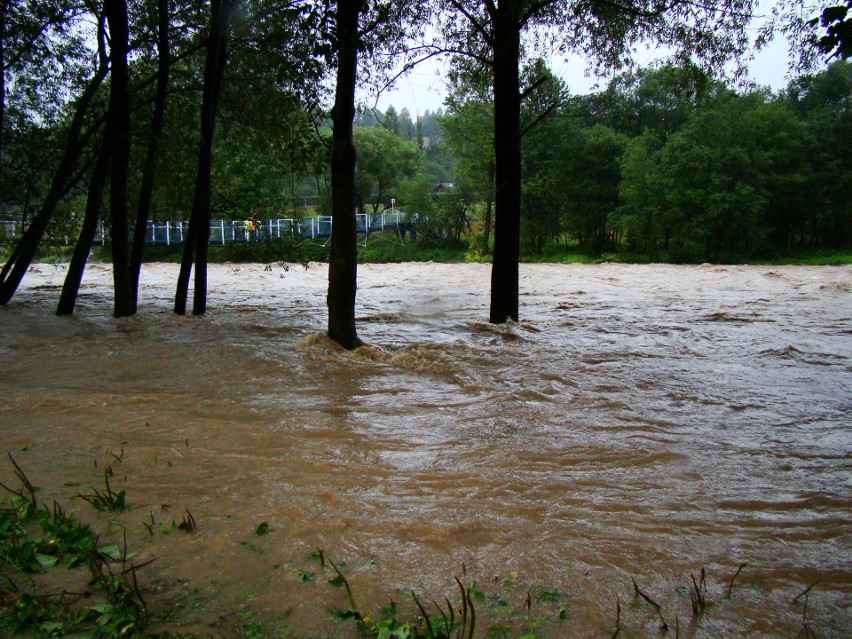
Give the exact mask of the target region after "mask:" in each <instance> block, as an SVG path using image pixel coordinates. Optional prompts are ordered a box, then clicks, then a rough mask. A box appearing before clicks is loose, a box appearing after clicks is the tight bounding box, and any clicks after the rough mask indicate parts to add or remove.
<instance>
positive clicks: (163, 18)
mask: <svg viewBox="0 0 852 639" xmlns="http://www.w3.org/2000/svg"><path fill="white" fill-rule="evenodd" d="M157 5H158V11H159V21H158V25H157V57H158V68H157V93H156V95H155V97H154V115H153V116H152V117H151V134H150V137H149V138H148V151H147V153H146V155H145V166H144V168H143V169H142V186H141V188H140V190H139V207H138V209H137V212H136V228H135V229H134V232H133V248H132V249H131V252H130V295H131V297H132V303H133V313H136V310H137V307H138V301H139V272H140V271H141V270H142V254H143V252H144V250H145V232H146V231H147V227H148V218H149V217H150V210H151V195H152V193H153V191H154V172H155V170H156V167H157V151H158V149H159V145H160V135H161V134H162V132H163V122H164V121H165V113H166V95H167V91H168V88H169V64H170V62H171V56H170V52H169V0H157Z"/></svg>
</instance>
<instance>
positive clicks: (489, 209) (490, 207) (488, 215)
mask: <svg viewBox="0 0 852 639" xmlns="http://www.w3.org/2000/svg"><path fill="white" fill-rule="evenodd" d="M488 188H489V189H493V188H494V161H493V160H492V161H491V162H489V163H488ZM493 211H494V202H493V200H492V197H491V195H490V194H489V195H488V199H487V200H486V201H485V229H484V235H485V246H484V247H483V248H484V249H485V254H486V255H487V254H488V253H490V252H491V221H492V216H493Z"/></svg>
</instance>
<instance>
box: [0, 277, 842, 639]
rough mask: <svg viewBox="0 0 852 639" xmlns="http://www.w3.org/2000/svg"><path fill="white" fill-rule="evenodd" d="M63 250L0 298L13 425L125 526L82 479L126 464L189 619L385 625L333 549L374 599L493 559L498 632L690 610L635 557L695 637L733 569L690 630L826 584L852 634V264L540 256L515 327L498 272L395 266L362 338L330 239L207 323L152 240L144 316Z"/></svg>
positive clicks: (817, 606) (144, 546)
mask: <svg viewBox="0 0 852 639" xmlns="http://www.w3.org/2000/svg"><path fill="white" fill-rule="evenodd" d="M64 274H65V272H64V270H63V269H62V267H55V266H46V265H41V266H37V267H34V268H33V269H32V271H31V272H30V273H29V274H28V276H27V278H26V279H25V281H24V285H23V287H22V289H21V290H20V291H19V293H18V294H17V296H16V297H15V298H14V299H13V301H12V302H11V303H10V304H9V305H7V306H5V307H0V334H2V343H0V450H2V452H3V453H4V454H5V453H6V452H7V451H9V452H12V453H13V455H14V456H15V459H16V460H17V461H18V462H19V463H20V464H21V466H22V467H24V468H25V469H26V471H27V472H28V474H29V475H30V478H31V479H32V480H33V482H34V483H36V484H37V485H39V486H41V487H42V491H41V495H42V496H43V497H44V498H45V499H49V498H52V497H54V496H55V497H56V498H57V499H58V500H59V501H60V502H62V503H63V504H65V505H66V507H67V508H69V509H71V510H74V511H75V512H78V513H79V515H80V516H82V517H84V518H85V519H87V520H89V519H90V520H91V521H93V522H95V524H96V526H98V527H99V528H101V529H103V528H105V519H104V517H103V516H102V515H96V514H94V513H93V511H92V509H91V508H90V507H89V506H88V504H85V503H84V502H83V501H81V500H75V499H74V495H75V493H76V492H77V491H81V490H85V489H87V487H89V486H95V487H99V486H102V481H103V469H104V467H106V466H107V465H109V466H111V468H112V469H113V471H114V476H113V479H112V485H113V488H114V489H116V490H118V489H126V490H127V499H128V502H129V504H130V506H131V509H130V510H129V511H128V512H126V513H123V514H121V515H120V516H118V517H117V520H118V522H120V523H122V524H123V525H124V526H125V527H126V530H127V539H128V546H129V547H130V549H132V550H134V551H135V552H137V553H138V559H137V560H136V561H137V562H141V561H144V560H146V559H148V558H155V561H154V562H153V563H152V564H150V565H149V566H146V567H145V568H143V569H142V570H140V571H139V580H140V582H141V584H142V587H143V589H145V593H146V594H147V595H148V598H149V600H150V601H149V603H152V604H153V603H157V604H160V605H164V606H165V605H169V604H174V603H175V602H177V603H178V605H179V606H180V609H179V610H178V612H177V613H176V614H175V615H174V616H173V617H171V618H170V620H169V621H170V623H172V624H178V625H180V626H181V627H184V628H189V629H196V630H198V629H202V630H203V629H208V630H209V629H210V627H211V626H210V624H213V623H215V622H216V621H217V618H218V617H219V615H223V614H224V615H226V618H227V617H228V615H231V614H232V613H238V612H240V611H246V610H251V611H252V612H253V614H254V615H255V617H254V618H255V619H259V620H261V621H264V622H266V623H270V624H280V625H282V626H286V627H287V628H290V629H291V630H292V632H293V633H294V635H296V636H303V635H304V636H311V637H319V636H329V637H333V636H340V637H348V636H356V632H355V630H354V627H353V626H351V625H346V624H343V623H342V622H339V621H336V620H333V619H332V618H331V617H330V616H329V615H328V614H327V610H328V609H330V608H333V607H341V608H344V607H346V605H347V604H346V601H345V597H344V595H343V593H342V592H340V591H338V590H335V589H333V588H331V587H330V586H329V585H328V583H327V580H328V579H330V578H331V577H333V576H334V573H333V571H330V570H329V569H328V568H326V569H323V568H322V567H320V565H319V563H318V562H317V561H316V560H314V559H311V558H310V557H309V554H310V553H311V551H313V550H314V549H316V548H318V547H319V548H322V549H323V550H324V553H325V555H326V556H327V557H330V558H332V559H333V560H335V562H345V564H346V567H345V568H344V572H345V573H346V574H347V576H348V577H349V580H350V583H351V584H352V587H353V590H354V592H355V596H356V599H357V600H358V603H359V604H360V605H361V607H362V608H364V609H367V610H371V611H376V610H377V609H378V608H379V606H380V605H384V604H386V603H387V602H388V601H389V600H390V599H394V600H396V601H397V602H399V603H400V607H401V609H402V610H406V611H409V609H410V610H413V606H412V605H411V603H410V601H409V600H408V599H407V598H406V595H405V592H400V590H399V589H401V590H402V591H410V590H412V589H413V590H415V591H416V592H417V593H418V594H420V595H422V598H423V599H424V600H430V599H435V600H443V596H444V595H445V594H447V595H449V596H451V597H452V596H453V592H454V591H453V588H454V582H453V576H454V575H457V576H459V577H460V578H462V580H463V581H465V582H469V581H471V580H476V582H477V584H478V585H479V587H480V588H481V589H482V591H483V592H484V593H485V600H484V601H481V602H479V603H478V610H477V611H478V613H479V617H480V619H481V621H480V624H481V626H480V629H481V632H482V634H481V635H479V633H478V634H477V636H486V635H485V631H486V626H487V625H489V624H492V625H496V624H498V623H501V624H506V625H507V626H508V627H511V628H512V629H513V633H514V634H515V635H516V634H520V633H519V632H516V630H518V629H521V630H522V629H523V628H524V627H525V626H524V623H523V619H524V618H525V617H524V616H522V617H521V618H519V619H518V618H515V619H512V618H510V613H511V612H512V611H522V612H523V614H524V615H526V603H525V602H526V599H527V593H528V591H529V592H530V593H531V594H530V597H531V601H532V609H531V613H532V617H533V618H535V617H537V616H541V615H544V614H549V615H551V616H555V615H556V614H557V610H558V609H559V608H564V609H565V612H566V613H567V620H566V621H564V622H562V623H551V624H546V625H543V626H541V627H539V628H536V633H537V634H538V636H540V637H592V636H597V637H609V636H611V634H612V633H613V632H614V630H615V618H616V601H617V600H619V601H620V602H621V607H622V617H621V623H622V625H623V634H622V635H620V636H626V637H629V636H649V637H656V636H660V633H659V630H658V621H659V619H658V618H657V616H656V615H655V613H654V610H653V608H652V607H651V606H649V605H648V604H646V603H643V602H641V601H639V602H634V589H633V584H632V582H631V578H635V579H636V582H637V583H638V584H639V586H640V588H641V589H642V590H643V591H644V592H646V593H647V594H648V595H650V596H651V597H652V598H653V599H654V600H656V601H657V602H658V603H659V604H660V605H661V606H662V612H663V614H664V615H665V617H666V619H667V621H668V622H669V624H670V626H672V627H673V625H674V619H675V617H676V616H677V617H679V618H680V623H681V632H682V633H683V632H684V629H685V628H686V627H687V625H688V624H689V619H690V617H691V614H692V613H691V608H690V602H689V598H688V595H686V596H685V593H686V592H687V590H686V587H688V586H691V583H692V582H691V579H690V573H691V574H693V575H695V576H696V577H697V576H698V574H699V572H700V570H701V568H702V567H703V568H705V569H706V575H707V596H708V599H712V600H713V601H715V605H714V606H712V607H711V608H710V609H709V610H708V611H707V612H706V613H705V614H704V615H703V617H702V618H701V619H700V620H699V621H698V623H697V624H696V623H693V625H692V626H690V628H689V632H690V633H691V634H684V635H682V636H696V637H716V636H741V637H745V636H748V637H763V636H766V637H771V636H779V637H780V636H785V637H790V636H795V635H796V633H797V632H799V631H800V630H801V628H802V626H803V600H802V599H799V600H798V601H796V602H794V601H793V599H794V598H795V597H796V595H797V594H799V593H800V592H801V591H802V590H804V589H805V588H806V587H807V586H809V585H811V584H813V583H815V582H819V583H818V584H817V585H816V586H815V587H814V589H813V590H812V591H811V592H810V594H809V597H808V609H807V617H806V621H807V622H808V623H809V625H810V627H811V628H813V629H814V630H815V631H816V633H817V635H818V636H820V637H832V636H834V637H842V636H850V634H852V525H851V524H850V522H852V517H851V515H852V495H850V489H852V269H850V268H848V267H798V266H797V267H766V266H708V265H704V266H696V267H687V266H662V265H651V266H628V265H615V264H604V265H598V266H585V265H573V266H564V265H524V266H522V268H521V283H520V285H521V315H522V321H521V322H520V323H517V324H513V323H510V324H507V325H505V326H494V325H490V324H488V323H487V321H486V320H487V316H488V312H487V309H488V288H489V278H490V267H489V266H486V265H439V264H402V265H367V266H362V267H360V269H359V292H358V310H357V315H358V319H359V324H358V325H359V334H360V336H361V338H362V339H363V340H364V341H365V343H366V344H367V346H365V347H363V348H361V349H359V350H358V351H356V352H353V353H347V352H344V351H341V350H339V349H338V348H336V347H335V346H334V345H333V344H331V343H330V342H329V341H328V340H327V339H326V338H325V337H323V336H322V335H323V330H324V327H325V322H326V309H325V293H326V290H325V289H326V281H327V279H326V278H327V270H326V267H325V266H324V265H311V266H310V268H309V269H307V270H304V269H303V268H302V267H300V266H293V267H290V268H284V267H283V266H281V265H275V266H273V267H272V270H271V271H268V270H264V266H263V265H248V266H246V265H241V266H239V267H237V266H229V265H217V266H214V267H211V269H210V295H209V302H210V307H209V312H208V314H207V315H206V316H204V317H189V316H188V317H177V316H175V315H174V314H173V313H172V312H171V304H172V296H173V292H174V282H175V280H176V276H177V267H176V266H172V265H146V267H145V269H144V270H143V274H142V288H143V291H142V295H141V299H140V313H139V315H138V316H136V317H133V318H127V319H121V320H116V319H113V318H112V317H111V310H112V306H111V277H112V276H111V271H110V270H109V269H108V268H107V267H105V266H103V265H97V264H94V265H90V266H89V268H88V270H87V273H86V278H85V280H84V285H83V288H82V291H81V298H80V302H79V304H78V308H77V312H76V314H75V316H74V317H71V318H57V317H55V316H53V311H54V308H55V305H56V302H57V300H58V297H59V290H60V287H61V285H62V280H63V278H64ZM0 480H3V481H5V482H7V483H9V482H11V480H13V470H12V466H11V463H10V462H9V461H8V460H6V459H3V460H2V461H0ZM185 509H189V511H191V513H192V515H193V516H194V518H195V520H196V521H197V523H198V529H197V530H196V531H195V532H193V533H191V534H186V533H184V532H182V531H179V530H175V529H173V528H172V527H171V525H172V522H173V521H177V522H179V521H180V520H181V517H183V516H184V515H185V512H186V511H185ZM152 518H153V521H154V522H155V525H154V526H153V527H152V530H153V534H149V531H148V529H147V528H146V526H145V525H143V523H142V522H146V523H148V524H151V522H152ZM261 522H268V524H269V527H270V529H271V530H270V532H269V533H268V534H265V535H256V534H255V530H256V528H257V526H258V525H259V524H260V523H261ZM160 524H162V526H160ZM116 530H117V528H116V527H115V526H113V527H112V531H111V532H110V533H108V534H112V535H116V534H117V533H116ZM746 562H747V564H748V565H747V566H746V567H745V568H743V570H742V572H741V573H740V575H739V576H738V577H737V579H736V581H735V583H734V587H733V591H732V596H731V597H730V599H728V598H726V597H725V596H724V595H725V593H726V591H727V588H728V584H729V582H730V580H731V578H732V577H733V575H734V573H735V572H736V570H737V568H738V567H739V566H740V565H741V564H743V563H746ZM502 603H505V604H506V605H505V607H503V606H502ZM164 627H167V628H173V627H174V626H173V625H172V626H170V625H168V624H167V625H166V626H164ZM495 636H497V635H495ZM670 636H674V632H673V630H672V631H670Z"/></svg>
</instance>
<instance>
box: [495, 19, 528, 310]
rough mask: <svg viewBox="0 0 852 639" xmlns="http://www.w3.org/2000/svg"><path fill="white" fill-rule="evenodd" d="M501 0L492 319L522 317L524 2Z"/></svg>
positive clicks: (497, 21) (497, 35)
mask: <svg viewBox="0 0 852 639" xmlns="http://www.w3.org/2000/svg"><path fill="white" fill-rule="evenodd" d="M518 4H519V3H517V2H501V3H500V5H499V8H498V9H497V11H496V12H494V14H493V18H494V62H493V64H494V161H495V178H496V182H495V200H496V202H497V219H496V220H495V225H494V258H493V263H492V267H491V309H490V321H491V322H492V323H494V324H502V323H504V322H505V321H506V320H507V319H511V320H515V321H517V319H518V261H519V259H520V234H521V115H520V114H521V92H520V74H519V64H520V51H521V48H520V47H521V36H520V32H521V29H520V16H519V14H520V8H519V7H518V6H517V5H518Z"/></svg>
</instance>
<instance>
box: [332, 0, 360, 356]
mask: <svg viewBox="0 0 852 639" xmlns="http://www.w3.org/2000/svg"><path fill="white" fill-rule="evenodd" d="M364 6H365V4H364V2H363V0H337V5H336V26H337V32H336V36H337V78H336V82H337V84H336V87H335V93H334V108H333V109H332V112H331V118H332V123H333V125H332V126H333V129H332V138H331V139H332V155H331V199H332V205H331V206H332V209H331V211H332V213H331V215H332V233H331V254H330V256H329V260H328V296H327V298H326V301H327V304H328V336H329V337H330V338H331V339H333V340H334V341H335V342H337V343H338V344H340V345H341V346H343V347H344V348H347V349H350V350H351V349H354V348H357V347H358V346H360V345H361V340H360V339H359V338H358V333H357V331H356V328H355V295H356V291H357V287H358V284H357V280H358V242H357V227H356V217H355V159H356V158H355V156H356V154H355V144H354V141H353V138H352V123H353V120H354V118H355V82H356V79H357V73H358V40H359V38H358V19H359V17H360V14H361V11H362V10H363V9H364Z"/></svg>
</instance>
